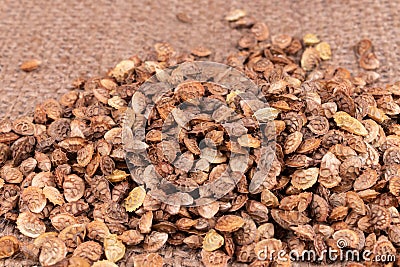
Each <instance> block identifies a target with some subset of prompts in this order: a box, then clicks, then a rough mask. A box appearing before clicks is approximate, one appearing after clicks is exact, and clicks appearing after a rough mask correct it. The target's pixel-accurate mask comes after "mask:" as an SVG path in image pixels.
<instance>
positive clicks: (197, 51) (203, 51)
mask: <svg viewBox="0 0 400 267" xmlns="http://www.w3.org/2000/svg"><path fill="white" fill-rule="evenodd" d="M191 53H192V54H193V55H195V56H197V57H208V56H209V55H211V53H212V51H211V50H210V49H208V48H207V47H204V46H199V47H196V48H193V49H192V50H191Z"/></svg>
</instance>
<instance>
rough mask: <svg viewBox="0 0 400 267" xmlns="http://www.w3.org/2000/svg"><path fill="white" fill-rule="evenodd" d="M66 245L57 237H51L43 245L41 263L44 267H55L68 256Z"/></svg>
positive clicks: (40, 256)
mask: <svg viewBox="0 0 400 267" xmlns="http://www.w3.org/2000/svg"><path fill="white" fill-rule="evenodd" d="M67 252H68V251H67V247H66V246H65V243H64V242H63V241H62V240H61V239H60V238H57V237H50V238H49V239H47V240H46V241H45V242H44V243H43V244H42V245H41V252H40V255H39V261H40V264H42V266H50V265H54V264H56V263H58V262H60V261H61V260H63V259H64V258H65V256H66V255H67Z"/></svg>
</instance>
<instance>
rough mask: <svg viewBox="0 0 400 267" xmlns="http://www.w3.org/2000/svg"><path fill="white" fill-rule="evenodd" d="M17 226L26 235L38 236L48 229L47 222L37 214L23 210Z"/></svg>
mask: <svg viewBox="0 0 400 267" xmlns="http://www.w3.org/2000/svg"><path fill="white" fill-rule="evenodd" d="M17 228H18V230H19V231H20V232H21V233H22V234H23V235H25V236H28V237H32V238H36V237H38V236H39V235H40V234H43V233H44V232H45V231H46V226H45V224H44V223H43V222H42V221H41V220H39V218H38V217H37V215H35V214H33V213H30V212H22V213H20V214H19V215H18V218H17Z"/></svg>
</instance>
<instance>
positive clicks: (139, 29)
mask: <svg viewBox="0 0 400 267" xmlns="http://www.w3.org/2000/svg"><path fill="white" fill-rule="evenodd" d="M235 8H241V9H245V10H246V11H247V12H248V14H249V15H251V16H254V17H255V18H256V19H257V20H259V21H263V22H265V23H266V24H267V25H268V26H269V29H270V32H271V34H272V35H274V34H278V33H287V34H289V35H294V36H298V37H301V36H302V35H304V34H305V33H315V34H317V35H318V36H319V37H320V39H321V40H323V41H326V42H328V43H329V44H330V45H331V47H332V50H333V58H332V64H334V65H340V66H342V67H345V68H348V69H350V70H351V71H352V72H353V73H354V74H357V73H358V72H359V71H360V69H359V67H358V64H357V60H356V58H355V55H354V52H353V46H354V45H355V44H356V42H358V41H359V40H361V39H362V38H369V39H371V41H372V43H373V44H374V46H375V51H376V54H377V56H378V58H379V60H380V62H381V67H380V68H379V69H378V72H379V73H380V74H381V77H380V82H382V83H384V82H389V81H390V82H394V81H397V80H398V75H399V74H400V52H399V49H400V20H399V19H398V14H397V13H398V10H400V2H399V1H388V0H385V1H359V0H343V1H339V0H338V1H330V0H326V1H324V0H317V1H305V0H297V1H289V0H286V1H282V0H271V1H262V0H257V1H245V0H233V1H215V0H208V1H207V0H199V1H192V0H179V1H178V0H170V1H150V0H141V1H136V0H134V1H122V0H117V1H107V0H98V1H79V0H66V1H65V0H54V1H40V0H33V1H28V0H2V1H1V3H0V33H1V35H0V118H2V117H11V118H16V117H18V116H20V115H22V114H27V113H29V112H31V111H33V108H34V105H35V104H36V103H38V102H39V101H42V100H43V99H45V98H54V97H55V98H57V97H59V96H60V95H61V94H62V93H64V92H66V91H68V90H69V89H70V88H71V83H72V81H73V80H74V79H75V78H77V77H91V76H97V75H102V74H104V73H105V72H106V71H107V70H108V69H109V68H111V67H113V66H114V65H115V64H116V63H117V62H119V61H120V60H122V59H124V58H127V57H130V56H132V55H135V54H137V55H139V56H140V55H144V54H145V52H146V51H148V50H150V49H152V47H153V44H154V43H156V42H160V41H166V42H169V43H171V44H172V45H173V47H175V49H176V50H178V51H190V49H191V48H194V47H196V46H201V45H202V46H206V47H208V48H210V49H211V50H213V52H214V53H213V55H212V58H211V59H212V60H215V61H219V62H224V59H225V56H226V55H227V54H228V53H229V52H231V51H234V47H235V45H236V43H237V40H238V38H239V37H240V35H241V34H240V32H239V31H237V30H234V29H231V28H230V27H229V26H228V23H227V22H226V21H224V19H223V18H224V15H225V14H226V13H227V12H228V11H230V10H232V9H235ZM177 13H186V14H188V15H189V16H190V17H191V18H192V20H193V22H192V23H191V24H186V23H182V22H180V21H178V20H177V18H176V14H177ZM32 58H37V59H39V60H41V61H42V62H43V63H42V66H41V67H40V69H38V70H36V71H33V72H30V73H25V72H23V71H20V70H19V65H20V64H21V63H22V62H23V61H25V60H28V59H32ZM0 226H1V228H0V229H3V232H4V231H6V232H7V233H10V232H15V233H17V232H18V231H14V229H9V227H7V226H6V225H0ZM187 253H188V252H186V251H184V250H179V249H178V250H173V249H172V248H166V249H165V250H164V251H163V252H162V254H163V255H164V256H165V258H166V262H167V263H169V264H170V265H169V266H200V263H199V255H197V254H187ZM129 254H130V253H127V256H126V257H127V258H128V257H129ZM30 264H32V263H29V262H24V261H20V260H17V261H15V260H13V259H8V260H0V266H30ZM237 266H241V265H237ZM243 266H245V265H243Z"/></svg>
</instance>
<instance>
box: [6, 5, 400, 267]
mask: <svg viewBox="0 0 400 267" xmlns="http://www.w3.org/2000/svg"><path fill="white" fill-rule="evenodd" d="M226 20H228V21H229V23H230V26H231V27H234V28H237V29H240V30H241V31H243V36H242V38H240V40H239V41H238V48H239V49H238V51H237V53H234V54H231V55H229V56H228V57H227V62H226V63H227V64H228V65H229V66H232V67H233V68H235V69H237V70H240V71H242V72H243V73H245V75H246V76H247V77H248V78H250V79H251V80H252V81H253V82H254V83H255V84H257V85H258V87H259V88H260V90H261V92H262V94H263V96H264V97H265V99H266V100H267V102H268V104H269V107H265V106H260V109H257V110H252V109H249V107H248V106H246V105H245V104H243V102H241V101H240V99H239V97H238V94H239V93H238V91H237V90H236V89H235V88H224V87H219V86H216V85H215V84H214V83H212V82H203V81H193V80H191V81H187V80H185V79H184V78H182V77H184V75H183V74H182V73H178V75H175V76H173V75H171V76H168V77H165V76H163V75H162V73H163V72H162V71H161V70H163V69H166V68H169V67H174V66H177V65H178V64H180V63H183V62H191V61H195V60H197V59H200V58H202V60H204V59H207V58H206V57H207V56H209V55H210V54H211V51H210V50H208V49H207V48H204V47H198V48H195V49H193V50H192V53H191V54H179V53H177V52H176V51H174V49H173V48H172V47H171V46H170V45H169V44H167V43H158V44H156V45H155V53H153V54H151V55H149V56H148V57H147V59H146V60H144V61H142V60H141V59H140V58H139V57H137V56H134V57H132V58H130V59H127V60H123V61H122V62H120V63H119V64H117V65H116V67H115V68H114V69H112V70H111V71H110V72H109V73H108V74H107V75H106V76H105V77H99V78H91V79H87V80H77V81H75V83H74V85H75V90H73V91H70V92H68V93H66V94H65V95H63V96H62V97H61V98H60V100H59V101H56V100H52V99H49V100H46V101H44V102H43V103H41V104H39V105H37V106H36V108H35V110H34V113H33V116H26V117H22V118H18V119H16V120H14V121H11V120H8V119H4V120H2V121H1V122H0V177H1V178H0V215H1V216H2V217H3V218H4V219H5V220H7V221H9V222H10V223H11V224H15V226H16V228H17V229H18V230H19V232H20V233H21V234H22V235H24V236H25V237H23V238H21V236H13V235H5V236H3V237H1V238H0V259H2V258H7V257H11V256H13V255H14V254H17V253H18V252H20V255H23V256H24V257H26V258H29V259H32V260H33V261H38V262H40V264H41V265H43V266H53V265H56V266H90V265H92V266H97V267H99V266H101V267H104V266H106V267H108V266H117V265H118V264H120V263H121V262H124V263H125V265H126V266H136V267H139V266H155V267H157V266H163V258H162V256H161V255H160V253H159V252H160V251H161V250H162V249H163V247H164V246H166V245H170V246H186V247H188V248H190V249H192V250H193V251H196V252H200V255H201V258H202V262H203V264H204V265H205V266H206V267H223V266H228V265H229V266H290V264H291V261H290V259H289V258H288V257H286V258H285V260H283V259H281V258H276V257H272V258H269V257H264V258H262V259H261V258H260V256H262V255H263V250H264V249H265V248H267V249H268V251H271V250H274V251H279V250H286V251H290V250H297V251H298V253H299V254H300V255H301V253H302V251H304V250H313V251H315V252H316V253H317V254H318V256H321V257H322V259H323V260H322V261H323V262H329V259H328V258H327V257H326V256H327V255H326V254H325V255H324V254H323V251H326V250H327V249H328V248H330V249H336V250H339V248H340V249H342V250H343V251H345V250H346V249H352V250H357V251H360V252H361V251H365V250H369V251H371V252H372V254H373V256H376V255H389V254H390V255H397V249H398V248H399V246H400V214H399V212H398V206H399V203H398V202H399V197H400V124H398V123H397V119H398V115H399V114H400V106H399V103H400V83H395V84H389V85H387V86H386V87H376V86H373V83H374V82H375V81H376V80H377V79H378V77H379V75H378V74H377V73H375V72H372V71H371V70H372V69H376V68H378V67H379V61H378V60H377V58H376V56H375V54H374V52H373V48H372V45H371V42H370V41H368V40H363V41H361V42H360V43H359V44H357V45H356V47H355V52H356V55H357V56H358V58H359V61H360V66H361V67H362V68H364V69H366V70H368V71H366V72H364V73H362V74H360V75H358V76H352V75H351V74H350V73H349V71H347V70H346V69H344V68H336V67H330V66H329V65H326V64H324V62H323V61H325V60H328V59H330V57H331V49H330V46H329V44H327V43H325V42H321V41H320V40H319V38H318V37H317V36H315V35H313V34H307V35H305V36H304V38H303V40H300V39H297V38H293V37H290V36H288V35H284V34H282V35H275V36H271V37H270V33H269V29H268V27H267V26H266V25H265V24H264V23H262V22H256V21H254V19H252V18H251V17H247V16H246V14H245V12H243V11H242V10H235V11H234V12H232V13H231V14H228V15H227V16H226ZM204 57H205V58H204ZM177 69H179V68H177ZM179 70H180V71H181V72H184V73H187V71H190V70H182V69H179ZM185 71H186V72H185ZM154 74H156V78H157V79H159V80H163V81H166V82H168V83H170V84H173V85H174V87H175V90H174V91H173V92H170V93H169V94H167V95H163V96H162V97H161V100H160V101H159V102H157V103H156V107H155V109H153V113H152V114H150V115H149V116H148V118H147V119H148V123H147V126H146V132H145V142H143V143H140V144H138V145H139V146H140V145H141V147H140V148H141V149H142V150H144V151H146V153H147V154H148V155H149V158H150V160H151V164H152V165H153V166H155V170H156V171H157V173H158V174H160V175H161V176H162V177H163V178H164V179H166V180H168V181H170V182H171V183H173V184H177V185H183V186H186V187H189V188H196V187H199V186H203V185H206V184H208V183H210V182H212V181H215V180H217V179H218V178H221V176H222V175H221V174H222V173H224V172H225V171H226V170H227V169H229V172H228V174H229V175H228V178H232V176H234V173H235V168H242V167H243V168H244V170H245V171H244V174H242V175H241V176H239V177H238V180H237V181H236V183H234V184H233V187H232V190H230V191H229V192H228V193H227V194H225V195H224V196H222V198H219V199H218V200H216V201H212V202H210V203H207V204H204V205H200V206H193V207H186V206H184V205H183V204H188V205H190V204H193V201H194V200H193V198H190V197H189V196H188V195H186V196H185V194H178V195H175V198H176V199H173V200H172V201H178V200H180V201H182V202H175V203H181V204H182V205H179V204H175V205H172V204H168V203H162V202H161V201H159V200H158V199H155V198H152V197H151V196H150V195H149V194H148V192H146V190H145V187H143V186H142V185H141V184H140V182H141V181H146V179H147V178H148V175H149V174H148V173H146V172H145V170H146V162H144V161H143V159H142V158H141V157H140V155H133V156H132V157H131V158H129V160H128V162H129V164H133V165H135V166H136V167H137V168H135V170H137V172H134V173H130V172H129V169H128V166H127V163H126V161H125V150H124V147H123V144H122V132H123V123H124V122H126V113H127V112H128V113H129V110H130V108H128V103H129V102H130V101H131V99H133V100H132V105H133V106H132V108H133V109H135V108H138V109H142V108H143V103H146V101H148V99H146V98H145V97H144V95H143V94H142V93H140V92H139V91H138V90H139V88H140V86H141V85H142V84H143V83H144V82H145V81H146V80H148V79H149V78H150V77H152V76H153V75H154ZM157 74H159V75H157ZM179 74H182V75H183V76H181V78H182V79H180V80H179V79H178V80H176V76H179ZM155 90H156V91H157V88H156V89H155ZM241 90H242V89H241ZM156 93H157V92H154V94H156ZM242 93H246V92H242ZM150 95H151V94H150ZM203 96H204V97H207V98H210V99H213V100H214V101H216V102H220V103H223V104H227V105H228V106H229V107H230V108H231V109H234V110H236V111H237V114H236V115H235V116H234V115H232V114H229V112H228V111H226V110H223V108H221V109H222V110H221V111H219V112H214V111H215V110H212V112H211V115H210V114H206V113H204V114H203V113H200V114H198V115H199V117H198V118H196V119H194V120H193V121H191V123H189V124H185V125H181V123H180V122H181V121H182V120H183V117H184V116H185V113H183V112H177V111H176V109H175V111H173V110H174V108H175V107H177V106H178V105H179V104H180V103H181V102H183V101H189V102H191V101H192V100H193V99H195V98H197V97H203ZM194 106H195V105H194ZM194 106H192V110H193V109H195V108H194ZM205 109H207V107H206V108H205ZM265 109H268V112H269V114H272V115H273V116H272V120H273V125H274V135H275V136H276V144H275V145H274V146H275V147H274V150H275V156H274V158H272V159H271V161H272V163H271V168H270V169H269V170H268V171H266V172H264V173H261V175H262V176H263V177H261V178H263V179H262V181H263V182H262V184H261V186H259V187H257V188H251V187H250V186H249V185H250V184H251V183H252V181H254V179H259V177H255V174H254V173H255V171H254V170H255V169H256V167H257V164H258V163H259V160H260V157H261V154H262V153H263V152H262V151H261V150H260V144H261V140H260V139H261V138H260V135H259V132H260V130H262V131H264V130H265V129H261V128H260V125H258V124H257V123H255V121H254V120H253V119H252V118H254V117H255V115H258V116H261V117H262V115H263V114H264V113H263V112H265ZM178 111H179V110H178ZM209 111H210V110H209ZM170 113H171V114H172V117H171V116H169V115H170ZM255 113H256V114H255ZM136 115H137V114H136ZM264 115H265V114H264ZM237 116H239V118H240V119H242V121H245V122H246V123H245V124H244V125H239V124H235V122H236V121H237V119H238V118H237ZM258 116H256V117H258ZM169 117H170V118H172V119H173V120H174V121H175V122H176V123H177V124H178V125H180V126H181V128H182V129H183V130H182V131H180V132H179V134H178V136H177V137H176V138H177V140H178V141H179V144H180V146H179V147H178V148H179V149H178V150H175V148H174V147H169V148H167V149H165V148H164V149H161V148H160V145H161V144H163V145H168V141H167V143H162V140H164V139H163V138H164V136H163V132H162V130H163V127H164V124H165V123H166V121H167V118H169ZM270 119H271V117H270ZM131 122H132V123H134V122H135V118H134V119H133V121H131ZM220 122H226V123H227V124H229V123H230V124H231V126H232V127H231V128H229V127H228V128H223V127H221V123H220ZM265 131H266V130H265ZM227 132H229V133H231V136H236V137H237V138H236V139H235V140H231V139H227V138H226V136H227ZM167 133H168V132H167ZM204 138H206V142H205V143H206V144H205V146H202V145H201V144H199V140H202V139H204ZM207 140H210V141H209V142H212V143H213V144H214V145H215V146H214V149H210V147H209V144H207ZM207 149H208V150H207ZM243 149H245V151H248V155H249V157H248V158H249V160H247V161H242V160H240V157H239V158H235V159H234V160H233V159H232V161H230V158H229V157H230V154H231V153H233V152H235V153H239V154H240V153H242V151H243ZM166 152H168V153H166ZM178 153H181V154H180V156H179V157H178V156H177V155H178ZM213 153H214V156H210V154H213ZM243 154H245V152H243ZM195 160H196V164H195V163H194V162H195ZM171 162H174V164H171ZM177 166H179V169H178V168H177ZM196 168H197V169H196ZM182 169H183V170H187V171H186V172H185V171H182ZM194 169H195V170H197V171H193V170H194ZM225 178H226V177H225ZM228 180H229V179H228ZM221 181H225V182H226V181H227V180H226V179H225V180H224V179H222V180H221ZM221 188H225V187H224V185H221V186H219V187H218V186H217V187H213V188H211V189H210V190H208V191H207V190H205V191H201V190H200V192H198V194H200V196H201V197H204V198H211V197H212V196H214V195H215V194H216V192H215V191H218V190H220V189H221ZM172 196H174V195H172ZM170 200H171V199H170ZM183 202H184V203H183ZM339 241H340V242H339ZM339 246H340V247H339ZM130 248H135V251H139V252H137V253H133V254H130V255H129V256H127V255H125V252H126V251H127V250H129V249H130ZM264 256H265V255H264ZM273 256H276V255H273ZM373 256H371V258H372V257H373ZM164 266H168V265H166V264H165V265H164ZM347 266H353V267H355V266H378V263H376V262H364V263H348V265H347ZM382 266H383V263H382Z"/></svg>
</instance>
